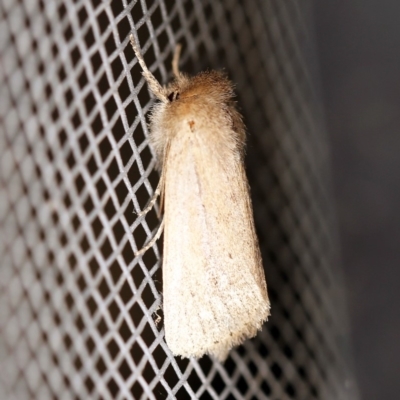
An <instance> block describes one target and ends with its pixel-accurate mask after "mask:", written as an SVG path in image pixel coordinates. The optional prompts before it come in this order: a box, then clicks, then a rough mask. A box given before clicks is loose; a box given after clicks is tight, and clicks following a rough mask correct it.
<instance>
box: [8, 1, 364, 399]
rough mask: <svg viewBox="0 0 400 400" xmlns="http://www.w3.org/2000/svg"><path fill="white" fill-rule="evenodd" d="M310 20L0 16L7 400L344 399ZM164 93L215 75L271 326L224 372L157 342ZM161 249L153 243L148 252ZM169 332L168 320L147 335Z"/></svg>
mask: <svg viewBox="0 0 400 400" xmlns="http://www.w3.org/2000/svg"><path fill="white" fill-rule="evenodd" d="M309 11H310V5H309V4H308V3H307V2H297V1H290V0H289V1H281V0H268V1H264V0H246V1H239V0H224V1H213V0H204V1H200V0H187V1H185V0H179V1H167V0H160V1H145V0H140V1H126V0H123V1H119V0H118V1H117V0H115V1H113V2H108V1H100V0H92V1H89V0H84V1H83V0H76V1H74V2H72V1H44V0H29V1H28V0H26V1H21V2H17V1H14V0H2V2H1V3H0V59H1V68H0V82H1V86H0V95H1V96H0V102H1V103H0V118H1V124H0V129H1V131H0V163H1V167H0V168H1V169H0V179H1V191H0V234H1V242H0V262H1V268H0V280H1V292H0V329H1V338H0V357H1V363H0V391H1V392H0V397H1V398H2V399H28V398H32V399H52V398H54V399H88V398H94V399H141V398H152V399H163V398H178V399H180V398H182V399H185V398H200V399H219V398H221V399H241V398H246V399H259V398H271V399H286V398H294V399H314V398H315V399H355V398H357V395H356V391H355V387H354V383H353V380H352V375H351V372H350V370H349V367H348V360H347V358H348V353H349V350H348V348H347V343H348V337H347V328H346V318H345V313H344V302H343V290H342V289H343V286H342V282H341V279H340V268H339V262H338V257H337V246H336V242H335V227H334V219H333V218H332V212H331V205H330V202H331V197H330V193H329V184H328V183H327V182H329V168H328V166H329V163H328V161H327V147H326V137H325V135H324V129H323V126H322V124H321V122H320V119H319V111H318V103H316V98H317V97H316V95H315V93H314V91H313V79H315V77H314V76H313V73H312V71H313V65H312V63H310V59H311V58H312V57H311V55H312V35H311V33H310V31H309V28H308V27H309V26H310V23H311V21H310V18H309ZM130 32H134V34H135V35H136V36H137V37H138V40H139V43H140V45H141V47H142V51H143V54H144V58H145V60H146V62H147V64H148V65H149V67H150V69H151V70H152V71H153V72H154V73H155V75H156V76H157V78H158V79H159V80H160V81H162V82H166V81H167V80H168V79H169V78H170V76H171V75H170V70H171V68H170V62H171V58H172V53H173V49H174V47H175V44H176V43H177V42H179V43H182V45H183V54H182V58H181V69H182V70H183V71H187V72H191V73H195V72H198V71H200V70H202V69H205V68H206V67H210V68H211V67H212V68H222V67H224V68H226V70H227V72H228V74H229V76H230V77H231V79H232V80H233V81H234V82H235V83H236V84H237V93H238V99H239V104H240V106H241V109H242V111H243V114H244V116H245V121H246V124H247V127H248V131H249V143H248V148H247V157H246V161H247V172H248V176H249V180H250V185H251V187H252V196H253V203H254V212H255V220H256V226H257V231H258V235H259V238H260V244H261V248H262V252H263V259H264V264H265V269H266V277H267V283H268V288H269V293H270V297H271V301H272V317H271V318H270V320H269V321H268V323H267V324H265V326H264V329H263V331H262V332H260V333H259V335H258V336H257V337H256V338H255V339H253V340H248V341H246V342H245V344H244V345H243V346H241V347H239V348H237V349H235V350H233V351H232V352H231V353H230V355H229V357H228V359H227V360H226V362H225V363H224V364H220V363H218V362H215V361H213V360H212V359H210V358H209V357H204V358H202V359H201V360H200V361H196V360H181V359H179V358H174V357H173V356H172V355H171V353H170V351H169V350H168V347H167V346H166V343H165V341H164V335H163V326H162V307H160V306H161V305H162V282H161V270H160V257H161V253H160V250H161V247H160V248H157V247H154V249H151V250H149V251H148V252H147V253H146V254H145V255H144V256H143V258H140V259H135V258H134V255H133V252H134V250H135V249H137V248H140V247H141V246H142V245H143V243H144V242H145V241H146V240H147V239H148V238H149V237H150V236H151V232H152V230H154V228H155V227H156V226H157V224H158V219H157V214H156V212H155V211H152V212H151V213H150V214H149V215H148V217H147V218H146V221H139V220H138V219H137V218H136V215H135V214H134V211H139V210H141V209H142V208H143V207H144V205H145V204H146V202H147V201H148V199H149V198H150V197H151V194H152V193H153V189H154V188H155V186H156V184H157V180H158V174H157V172H156V171H155V170H154V166H155V160H154V157H153V153H152V149H151V148H149V145H148V139H147V138H148V131H147V127H146V114H147V112H148V110H149V108H150V106H151V104H152V100H151V99H150V96H149V93H148V90H147V87H146V84H145V83H144V80H143V79H142V77H141V74H140V71H141V70H140V67H139V65H138V63H137V60H136V59H135V57H134V54H133V51H132V49H131V47H130V44H129V40H128V36H129V33H130ZM159 246H160V244H159ZM158 316H160V317H161V322H160V323H158V322H157V321H156V320H157V318H158Z"/></svg>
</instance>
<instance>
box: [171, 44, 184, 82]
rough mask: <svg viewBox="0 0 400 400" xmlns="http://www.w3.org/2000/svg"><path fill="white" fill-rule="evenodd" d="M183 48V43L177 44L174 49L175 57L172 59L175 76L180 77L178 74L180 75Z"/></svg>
mask: <svg viewBox="0 0 400 400" xmlns="http://www.w3.org/2000/svg"><path fill="white" fill-rule="evenodd" d="M181 50H182V45H181V44H177V45H176V47H175V51H174V57H173V59H172V72H173V73H174V76H175V78H178V76H179V75H180V72H179V59H180V57H181Z"/></svg>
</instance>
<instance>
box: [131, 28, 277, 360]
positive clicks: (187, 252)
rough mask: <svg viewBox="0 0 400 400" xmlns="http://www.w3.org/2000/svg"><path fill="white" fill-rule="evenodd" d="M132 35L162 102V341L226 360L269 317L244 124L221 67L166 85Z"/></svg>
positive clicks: (158, 142)
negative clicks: (141, 51) (245, 166)
mask: <svg viewBox="0 0 400 400" xmlns="http://www.w3.org/2000/svg"><path fill="white" fill-rule="evenodd" d="M130 41H131V44H132V47H133V50H134V52H135V54H136V57H137V59H138V61H139V63H140V65H141V67H142V70H143V72H142V74H143V77H144V78H145V80H146V81H147V84H148V86H149V88H150V90H151V92H152V93H153V94H154V96H155V97H156V98H157V99H158V100H159V102H157V103H156V104H155V105H154V106H153V108H152V111H151V117H150V125H149V128H150V142H151V144H152V146H153V148H154V150H155V153H156V156H157V158H158V164H159V169H160V171H161V174H160V181H159V184H158V187H157V189H156V191H155V194H154V196H153V198H152V199H151V201H150V202H149V205H148V206H147V207H146V208H145V209H144V210H143V211H142V213H141V215H143V214H145V213H146V212H148V211H149V210H150V209H151V208H152V206H153V205H154V204H155V201H156V198H157V196H159V195H161V204H162V207H163V210H164V211H163V220H162V223H161V224H160V229H159V230H158V233H157V234H156V235H155V236H154V237H153V239H152V240H151V241H150V242H149V243H148V245H146V246H145V247H144V248H143V249H142V250H141V251H139V252H137V255H140V254H142V253H143V252H144V251H146V250H147V249H148V248H149V247H150V246H152V245H153V244H154V242H155V240H157V239H158V238H159V236H160V235H161V232H162V229H164V249H163V262H162V273H163V308H164V329H165V338H166V342H167V345H168V347H169V348H170V350H171V351H172V353H173V354H174V355H175V356H182V357H196V358H199V357H202V356H203V355H204V354H209V355H211V356H214V357H215V358H217V359H218V360H221V361H222V360H224V359H225V358H226V357H227V355H228V352H229V350H230V349H231V348H232V347H233V346H236V345H239V344H241V343H243V341H244V340H246V339H247V338H251V337H253V336H255V335H256V334H257V331H258V330H259V329H261V327H262V325H263V323H264V321H266V320H267V318H268V316H269V311H270V303H269V299H268V294H267V285H266V281H265V276H264V270H263V266H262V260H261V253H260V249H259V244H258V239H257V236H256V233H255V228H254V220H253V211H252V204H251V200H250V195H249V187H248V182H247V178H246V174H245V169H244V163H243V158H244V147H245V126H244V124H243V121H242V116H241V115H240V113H239V112H238V110H237V108H236V103H235V101H234V96H235V94H234V88H233V84H232V83H231V82H230V81H229V79H228V78H227V76H226V74H225V73H223V72H219V71H206V72H201V73H199V74H198V75H196V76H194V77H189V76H187V75H186V74H184V73H182V72H180V71H179V68H178V62H179V56H180V47H179V46H178V47H177V49H176V51H175V55H174V57H173V61H172V70H173V74H174V80H173V81H172V82H171V83H169V84H168V85H166V86H161V84H160V83H159V82H158V81H157V80H156V78H155V77H154V76H153V74H152V73H151V72H150V71H149V69H148V68H147V66H146V64H145V62H144V59H143V57H142V55H141V53H140V51H139V49H138V46H137V44H136V41H135V39H134V37H133V35H131V36H130Z"/></svg>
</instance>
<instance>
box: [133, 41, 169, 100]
mask: <svg viewBox="0 0 400 400" xmlns="http://www.w3.org/2000/svg"><path fill="white" fill-rule="evenodd" d="M129 39H130V41H131V45H132V48H133V51H134V52H135V54H136V57H137V59H138V61H139V64H140V66H141V67H142V70H143V72H142V75H143V77H144V79H146V82H147V84H148V85H149V88H150V90H151V91H152V93H153V94H154V96H156V97H157V98H158V99H159V100H161V101H163V102H164V103H168V97H167V95H166V93H165V90H164V88H163V87H162V86H161V85H160V83H159V82H158V80H157V79H156V78H155V76H154V75H153V74H152V73H151V72H150V70H149V69H148V68H147V65H146V63H145V62H144V59H143V56H142V53H141V52H140V50H139V47H138V45H137V42H136V40H135V38H134V36H133V35H132V34H131V35H130V36H129Z"/></svg>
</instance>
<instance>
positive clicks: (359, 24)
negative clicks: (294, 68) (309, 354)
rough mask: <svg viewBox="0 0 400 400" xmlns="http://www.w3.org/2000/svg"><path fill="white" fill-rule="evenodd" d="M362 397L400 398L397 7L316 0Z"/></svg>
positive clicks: (399, 68)
mask: <svg viewBox="0 0 400 400" xmlns="http://www.w3.org/2000/svg"><path fill="white" fill-rule="evenodd" d="M314 4H315V22H316V31H315V36H316V39H317V47H318V48H317V51H318V55H319V64H320V75H321V78H322V94H323V98H324V106H325V117H326V118H325V121H326V124H327V127H328V133H329V137H330V140H331V147H332V163H333V165H332V167H333V168H332V169H333V174H334V190H335V195H336V210H337V215H338V219H339V225H340V238H341V245H342V257H343V264H344V272H345V278H346V284H347V291H348V305H349V314H350V319H351V327H352V335H353V337H352V341H353V352H354V359H355V368H356V375H357V378H358V383H359V387H360V391H361V395H362V398H363V399H366V400H376V399H385V400H390V399H399V398H400V310H399V306H400V268H399V264H400V211H399V208H400V182H399V181H400V130H399V127H400V107H399V106H400V2H399V1H396V0H392V1H390V0H385V1H380V2H379V1H372V0H363V1H361V0H359V1H348V0H341V1H333V0H325V1H321V2H315V3H314Z"/></svg>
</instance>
